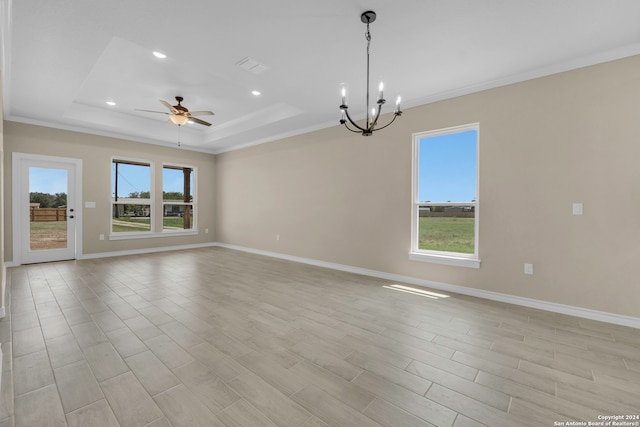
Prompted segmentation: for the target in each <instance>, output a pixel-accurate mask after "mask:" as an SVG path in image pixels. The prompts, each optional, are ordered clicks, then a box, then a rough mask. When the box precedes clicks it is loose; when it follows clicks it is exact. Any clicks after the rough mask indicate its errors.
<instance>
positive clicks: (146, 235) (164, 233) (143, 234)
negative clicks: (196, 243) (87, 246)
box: [109, 230, 198, 240]
mask: <svg viewBox="0 0 640 427" xmlns="http://www.w3.org/2000/svg"><path fill="white" fill-rule="evenodd" d="M197 234H198V230H187V231H182V230H180V231H161V232H159V233H147V232H140V233H118V234H110V235H109V240H132V239H153V238H156V237H174V236H195V235H197Z"/></svg>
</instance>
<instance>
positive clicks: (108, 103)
mask: <svg viewBox="0 0 640 427" xmlns="http://www.w3.org/2000/svg"><path fill="white" fill-rule="evenodd" d="M105 104H107V105H110V106H112V107H113V106H114V105H116V103H115V102H113V101H106V102H105Z"/></svg>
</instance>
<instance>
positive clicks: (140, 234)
mask: <svg viewBox="0 0 640 427" xmlns="http://www.w3.org/2000/svg"><path fill="white" fill-rule="evenodd" d="M114 161H116V162H117V161H122V162H135V163H141V164H148V165H149V173H150V174H151V176H150V181H149V187H150V189H149V196H150V199H149V211H150V218H149V231H134V232H126V231H125V232H114V231H113V206H114V205H118V204H121V203H117V202H115V201H114V198H113V194H111V195H110V196H109V208H110V211H109V240H125V239H140V238H148V237H157V236H155V235H154V234H156V233H155V232H154V231H153V230H155V228H154V227H155V224H154V219H153V217H154V216H155V214H154V212H155V203H154V202H153V200H154V194H155V185H154V184H155V174H154V162H153V160H147V159H136V158H132V157H124V156H112V157H111V162H110V163H109V176H111V168H112V167H113V162H114ZM111 190H113V188H111Z"/></svg>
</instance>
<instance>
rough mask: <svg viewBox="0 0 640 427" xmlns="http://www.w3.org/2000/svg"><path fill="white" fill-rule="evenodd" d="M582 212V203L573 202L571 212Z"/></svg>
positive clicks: (579, 213)
mask: <svg viewBox="0 0 640 427" xmlns="http://www.w3.org/2000/svg"><path fill="white" fill-rule="evenodd" d="M583 213H584V209H583V206H582V203H574V204H573V214H574V215H582V214H583Z"/></svg>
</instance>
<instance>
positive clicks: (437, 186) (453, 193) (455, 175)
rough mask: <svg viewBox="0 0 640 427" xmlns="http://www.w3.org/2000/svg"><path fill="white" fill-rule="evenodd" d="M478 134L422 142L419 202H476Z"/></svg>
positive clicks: (436, 137) (464, 133) (468, 132)
mask: <svg viewBox="0 0 640 427" xmlns="http://www.w3.org/2000/svg"><path fill="white" fill-rule="evenodd" d="M477 136H478V133H477V131H475V130H469V131H465V132H458V133H453V134H448V135H437V136H430V137H424V138H422V139H420V142H419V144H420V153H419V156H420V162H419V166H418V201H419V202H426V201H429V202H470V201H472V200H476V168H477V162H476V151H477Z"/></svg>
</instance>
